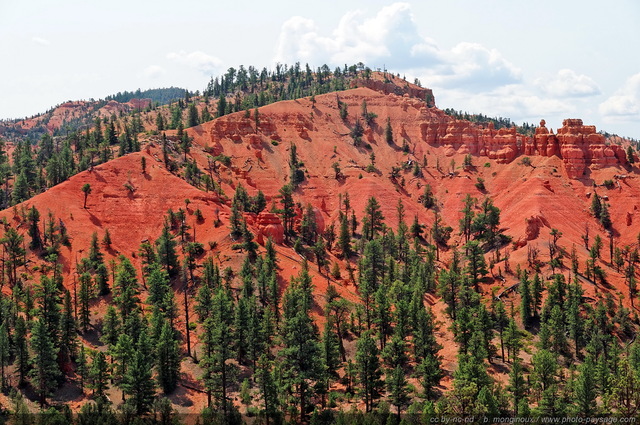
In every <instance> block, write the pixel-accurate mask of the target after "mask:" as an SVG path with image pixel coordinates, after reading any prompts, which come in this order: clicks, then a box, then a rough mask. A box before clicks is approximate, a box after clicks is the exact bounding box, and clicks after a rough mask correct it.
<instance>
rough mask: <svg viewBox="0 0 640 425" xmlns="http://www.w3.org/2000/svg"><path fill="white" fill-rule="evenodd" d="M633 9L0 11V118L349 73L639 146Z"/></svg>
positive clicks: (131, 5) (588, 5) (452, 1)
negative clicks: (232, 79)
mask: <svg viewBox="0 0 640 425" xmlns="http://www.w3.org/2000/svg"><path fill="white" fill-rule="evenodd" d="M639 18H640V3H639V2H637V1H635V0H611V1H609V2H608V3H607V4H606V5H605V3H602V2H595V1H582V2H575V1H566V0H564V1H562V0H561V1H558V0H553V1H552V0H538V1H536V2H531V1H524V0H493V1H483V2H478V1H471V0H448V1H442V0H440V1H437V2H436V1H431V0H426V1H413V2H412V1H408V2H396V3H394V2H393V1H378V0H369V1H359V0H341V1H334V0H325V1H322V2H300V1H292V0H291V1H290V0H273V1H270V2H253V1H251V2H242V3H241V2H221V1H195V0H184V1H181V2H175V1H164V0H156V1H147V0H138V1H123V0H112V1H108V2H94V1H86V0H57V1H56V0H30V1H28V2H18V1H8V0H0V58H2V62H1V63H0V99H1V101H0V118H16V117H24V116H29V115H32V114H36V113H39V112H43V111H45V110H47V109H48V108H50V107H51V106H55V105H57V104H59V103H62V102H64V101H67V100H78V99H89V98H96V99H97V98H102V97H104V96H107V95H109V94H113V93H116V92H118V91H123V90H135V89H137V88H142V89H145V88H155V87H168V86H172V85H173V86H181V87H187V88H189V89H191V90H198V89H199V90H202V89H203V88H204V87H205V86H206V84H207V82H208V80H209V78H210V77H211V75H218V74H219V73H222V72H224V71H225V70H226V69H227V68H229V67H231V66H233V67H236V68H237V66H238V65H240V64H244V65H245V66H248V65H254V66H256V67H258V68H262V67H268V68H271V67H273V65H274V64H275V63H276V62H283V63H294V62H296V61H299V62H301V63H302V64H304V63H307V62H308V63H309V64H310V65H311V66H312V67H317V66H320V65H322V64H324V63H327V64H328V65H329V66H330V67H331V68H332V69H333V68H334V67H335V66H343V65H344V64H345V63H347V64H352V63H356V62H359V61H362V62H364V63H366V64H367V65H369V66H370V67H372V68H383V67H386V69H388V70H389V71H393V72H397V73H400V75H405V76H406V77H407V78H409V79H411V80H413V79H414V78H416V77H417V78H419V79H420V81H421V82H422V84H423V85H424V86H426V87H430V88H432V89H434V92H435V96H436V103H437V104H438V106H440V107H442V108H445V107H451V108H455V109H458V110H466V111H469V112H482V113H484V114H488V115H500V116H504V117H509V118H512V119H513V120H514V121H516V122H522V121H527V122H533V123H537V122H539V120H540V119H543V118H544V119H545V120H546V121H547V123H548V124H547V126H548V127H552V128H554V129H555V128H557V127H558V126H560V125H561V122H562V120H563V119H564V118H582V119H583V120H584V121H585V123H588V124H595V125H597V127H598V129H602V130H607V131H609V132H615V133H618V134H621V135H626V136H630V137H634V138H640V55H639V54H638V52H640V26H639V25H637V22H638V20H639Z"/></svg>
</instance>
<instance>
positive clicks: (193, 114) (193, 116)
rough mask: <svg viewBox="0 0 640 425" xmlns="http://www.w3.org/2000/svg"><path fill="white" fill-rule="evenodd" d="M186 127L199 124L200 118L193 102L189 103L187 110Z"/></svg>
mask: <svg viewBox="0 0 640 425" xmlns="http://www.w3.org/2000/svg"><path fill="white" fill-rule="evenodd" d="M187 114H188V115H187V127H195V126H196V125H198V124H200V118H199V117H198V109H197V108H196V105H195V103H191V104H189V110H188V112H187Z"/></svg>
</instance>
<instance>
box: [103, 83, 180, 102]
mask: <svg viewBox="0 0 640 425" xmlns="http://www.w3.org/2000/svg"><path fill="white" fill-rule="evenodd" d="M186 91H187V90H186V89H183V88H179V87H168V88H158V89H147V90H140V89H137V90H135V91H126V90H125V91H124V92H118V93H116V94H113V95H110V96H107V97H105V100H106V101H109V100H115V101H116V102H120V103H126V102H129V101H130V100H132V99H151V100H152V101H153V102H155V103H157V104H158V105H166V104H167V103H169V102H172V101H175V100H178V99H181V98H183V97H184V95H185V92H186Z"/></svg>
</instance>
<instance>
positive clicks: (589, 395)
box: [573, 357, 598, 418]
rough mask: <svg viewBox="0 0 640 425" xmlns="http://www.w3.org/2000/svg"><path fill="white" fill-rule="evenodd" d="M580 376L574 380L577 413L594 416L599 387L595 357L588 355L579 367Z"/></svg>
mask: <svg viewBox="0 0 640 425" xmlns="http://www.w3.org/2000/svg"><path fill="white" fill-rule="evenodd" d="M578 372H579V374H578V377H577V378H576V380H575V381H574V388H573V396H574V397H575V399H574V400H575V406H574V407H575V410H576V413H578V414H580V415H581V416H583V417H587V418H588V417H590V416H593V414H594V413H595V411H596V409H595V407H596V397H597V395H598V394H597V389H596V382H595V372H596V370H595V365H594V363H593V358H591V357H587V358H586V359H585V361H584V363H583V364H582V365H580V367H578Z"/></svg>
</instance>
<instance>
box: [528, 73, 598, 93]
mask: <svg viewBox="0 0 640 425" xmlns="http://www.w3.org/2000/svg"><path fill="white" fill-rule="evenodd" d="M534 84H535V85H536V86H537V87H539V88H540V89H541V90H542V91H543V92H544V93H545V94H546V95H548V96H553V97H588V96H596V95H599V94H600V93H601V92H600V87H598V84H596V82H595V81H593V80H592V79H591V78H590V77H588V76H586V75H584V74H577V73H576V72H575V71H573V70H571V69H561V70H560V71H558V73H557V74H556V75H554V76H551V77H541V78H538V79H536V80H535V81H534Z"/></svg>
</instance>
